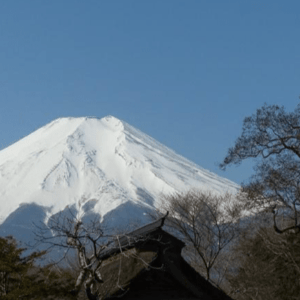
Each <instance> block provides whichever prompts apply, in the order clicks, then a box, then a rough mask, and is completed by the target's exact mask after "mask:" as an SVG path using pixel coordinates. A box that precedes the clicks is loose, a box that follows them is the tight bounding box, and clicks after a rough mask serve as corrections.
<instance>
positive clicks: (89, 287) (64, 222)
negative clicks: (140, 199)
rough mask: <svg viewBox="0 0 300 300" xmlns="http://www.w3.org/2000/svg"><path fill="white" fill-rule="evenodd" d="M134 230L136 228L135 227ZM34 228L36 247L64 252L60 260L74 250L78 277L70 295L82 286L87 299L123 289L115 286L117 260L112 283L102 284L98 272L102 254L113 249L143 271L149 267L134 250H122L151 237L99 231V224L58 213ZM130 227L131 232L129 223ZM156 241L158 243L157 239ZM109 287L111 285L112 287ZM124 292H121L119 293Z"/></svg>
mask: <svg viewBox="0 0 300 300" xmlns="http://www.w3.org/2000/svg"><path fill="white" fill-rule="evenodd" d="M134 227H137V225H135V226H134ZM36 228H37V230H36V232H35V239H36V241H37V244H40V243H42V244H44V245H45V244H48V245H49V247H48V249H47V250H49V249H51V248H55V247H56V248H60V249H65V255H64V256H63V258H62V259H61V260H65V261H68V257H67V253H68V252H69V251H70V250H75V252H76V254H77V259H78V263H77V267H78V273H79V274H76V283H75V288H74V289H73V290H72V291H70V293H71V294H72V295H74V296H77V295H78V294H79V292H80V291H81V289H82V287H84V290H85V293H86V296H87V297H88V299H89V300H98V299H103V298H102V297H104V298H106V297H108V295H109V294H110V291H111V290H113V289H114V288H115V287H116V286H117V287H119V288H120V289H121V290H123V288H122V286H121V285H120V283H119V282H120V276H121V260H120V265H119V270H118V272H117V273H114V274H111V275H112V276H114V277H115V278H114V280H109V282H106V283H105V282H104V281H103V279H102V276H101V272H100V270H101V264H102V257H103V254H105V255H106V256H107V253H110V252H112V253H114V252H116V251H114V250H118V251H119V252H121V255H123V256H124V257H126V258H127V259H128V258H133V259H134V260H141V261H142V263H143V264H145V265H146V267H147V268H151V266H150V264H148V263H146V262H145V261H143V259H142V258H141V257H139V255H138V254H137V253H136V252H135V251H125V250H126V248H127V246H128V245H130V244H134V243H137V242H145V241H146V240H148V239H151V238H150V237H144V236H141V235H135V236H131V235H130V236H129V235H128V230H126V228H124V229H123V230H122V231H120V230H119V231H118V233H116V232H113V231H112V230H109V229H108V228H103V226H102V224H101V223H100V222H99V221H91V222H90V223H88V224H84V223H83V222H82V221H81V220H78V219H76V218H75V216H72V217H66V216H63V215H60V214H59V215H57V216H56V217H53V218H51V219H50V220H49V222H48V225H47V226H46V225H40V226H36ZM130 228H131V229H132V224H131V226H130ZM157 241H158V242H159V240H156V242H157ZM123 247H125V250H122V249H123ZM104 252H105V253H104ZM109 255H110V254H109ZM112 255H114V254H112ZM103 283H105V284H104V285H105V288H107V289H108V290H107V291H103V290H101V286H102V284H103ZM112 284H114V285H115V286H112ZM126 292H127V290H126V289H124V291H123V294H125V293H126ZM123 294H122V295H123Z"/></svg>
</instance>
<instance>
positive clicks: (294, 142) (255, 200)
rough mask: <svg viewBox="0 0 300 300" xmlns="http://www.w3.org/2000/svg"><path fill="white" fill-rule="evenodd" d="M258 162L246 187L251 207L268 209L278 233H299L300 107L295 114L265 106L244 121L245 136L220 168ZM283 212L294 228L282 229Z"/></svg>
mask: <svg viewBox="0 0 300 300" xmlns="http://www.w3.org/2000/svg"><path fill="white" fill-rule="evenodd" d="M246 159H254V160H255V161H256V163H257V164H256V166H255V169H254V170H255V174H254V175H253V176H252V177H251V178H250V181H249V183H247V184H243V191H244V192H245V193H246V194H247V195H248V203H249V205H250V206H252V207H256V208H260V209H261V208H266V207H268V208H269V209H270V211H271V212H272V213H273V225H274V229H275V231H276V232H277V233H279V234H282V233H285V232H287V231H289V232H295V233H296V232H300V220H299V212H300V104H299V105H298V106H297V107H296V109H295V110H294V111H293V112H290V113H288V112H286V111H285V109H284V107H279V106H277V105H270V106H268V105H264V106H263V107H262V108H260V109H258V110H257V111H256V113H255V114H253V115H252V116H250V117H247V118H245V120H244V124H243V129H242V134H241V136H240V137H239V138H238V139H237V141H236V142H235V145H234V147H232V148H230V149H229V150H228V154H227V156H226V157H225V159H224V161H223V163H222V164H221V165H220V167H221V168H223V169H225V168H226V167H227V166H229V165H232V164H236V165H238V164H240V163H241V162H242V161H244V160H246ZM280 210H281V211H282V212H283V213H285V215H286V218H287V219H290V220H292V222H293V224H292V225H291V224H290V225H288V226H286V227H283V228H279V227H278V224H277V222H276V219H277V216H278V215H280V213H279V212H280Z"/></svg>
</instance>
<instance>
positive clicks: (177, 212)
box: [160, 190, 240, 284]
mask: <svg viewBox="0 0 300 300" xmlns="http://www.w3.org/2000/svg"><path fill="white" fill-rule="evenodd" d="M162 203H163V204H162V206H161V208H160V209H161V210H162V211H169V212H170V218H168V222H166V226H169V228H170V229H171V230H172V231H173V230H175V231H177V233H178V234H179V235H180V236H181V238H182V239H183V240H184V242H185V243H186V245H187V246H186V251H185V254H186V255H185V256H188V259H189V260H190V262H191V263H192V264H193V265H194V266H195V267H196V269H198V270H199V271H200V272H201V273H203V274H204V275H205V276H206V279H207V280H210V281H213V282H214V283H215V284H217V283H218V280H219V283H220V279H221V277H224V272H221V273H222V274H221V273H220V277H219V278H218V280H216V279H215V280H212V276H211V273H212V269H213V268H214V267H215V266H216V265H217V261H218V258H219V257H220V254H221V253H222V252H223V251H224V249H225V248H226V247H227V246H228V245H230V243H231V242H232V241H233V240H234V239H235V238H236V237H237V236H238V223H239V217H240V209H239V207H238V204H237V202H235V200H234V197H233V196H231V195H230V194H225V195H223V196H220V195H214V194H212V193H209V192H202V191H195V190H193V191H189V192H187V193H177V194H173V195H168V196H164V198H163V201H162ZM224 270H225V269H224ZM224 270H223V271H224ZM225 271H226V270H225Z"/></svg>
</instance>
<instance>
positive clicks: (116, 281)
mask: <svg viewBox="0 0 300 300" xmlns="http://www.w3.org/2000/svg"><path fill="white" fill-rule="evenodd" d="M166 217H167V216H165V217H163V218H161V219H159V220H157V221H155V222H153V223H150V224H148V225H146V226H144V227H141V228H139V229H137V230H135V231H133V232H131V233H129V234H128V235H126V236H122V237H120V238H119V239H118V238H117V239H116V241H115V245H114V247H113V248H111V249H108V250H107V251H105V252H103V253H102V254H101V259H102V265H101V269H100V272H101V275H102V279H103V281H104V282H103V283H102V284H101V285H100V289H99V291H100V295H101V297H102V299H120V296H121V299H122V300H123V299H124V300H127V299H128V300H129V299H145V300H148V299H149V300H150V299H156V300H162V299H163V300H169V299H178V300H179V299H180V300H185V299H190V300H192V299H203V300H217V299H222V300H230V299H231V298H230V297H229V296H227V295H226V294H224V293H223V292H222V291H220V290H219V289H217V288H216V287H214V286H213V285H212V284H211V283H209V282H208V281H207V280H206V279H204V278H203V277H202V276H201V275H200V274H199V273H197V272H196V271H195V270H194V269H193V268H192V267H191V266H190V265H189V264H188V263H187V262H186V261H185V260H184V259H183V258H182V256H181V250H182V248H183V247H184V246H185V244H184V243H183V242H182V241H181V240H179V239H177V238H176V237H174V236H173V235H171V234H169V233H167V232H166V231H164V230H163V229H162V227H163V225H164V221H165V218H166Z"/></svg>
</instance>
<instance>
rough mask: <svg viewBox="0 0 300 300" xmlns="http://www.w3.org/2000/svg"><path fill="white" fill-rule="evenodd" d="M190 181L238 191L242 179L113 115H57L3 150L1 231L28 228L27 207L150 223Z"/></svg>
mask: <svg viewBox="0 0 300 300" xmlns="http://www.w3.org/2000/svg"><path fill="white" fill-rule="evenodd" d="M191 188H195V189H206V190H211V191H213V192H216V193H223V192H226V191H228V192H232V193H235V192H236V191H237V189H238V188H239V186H238V185H237V184H235V183H233V182H231V181H229V180H227V179H225V178H222V177H219V176H217V175H215V174H213V173H211V172H209V171H207V170H205V169H203V168H201V167H200V166H198V165H196V164H195V163H193V162H191V161H189V160H188V159H186V158H184V157H183V156H181V155H179V154H177V153H176V152H174V151H173V150H172V149H170V148H168V147H166V146H164V145H163V144H161V143H160V142H157V141H156V140H155V139H153V138H152V137H150V136H149V135H147V134H144V133H143V132H141V131H140V130H139V129H136V128H134V127H133V126H131V125H129V124H127V123H126V122H124V121H121V120H119V119H117V118H115V117H113V116H107V117H104V118H101V119H100V118H96V117H80V118H74V117H66V118H59V119H56V120H54V121H52V122H50V123H48V124H46V125H45V126H43V127H41V128H39V129H37V130H36V131H34V132H32V133H31V134H29V135H28V136H27V137H24V138H23V139H21V140H20V141H18V142H17V143H15V144H13V145H11V146H9V147H7V148H6V149H3V150H2V151H0V203H1V211H0V235H3V234H4V232H5V234H6V233H9V234H10V233H15V231H18V230H17V228H18V229H19V231H20V232H19V233H18V232H17V233H18V235H26V234H25V231H26V230H25V229H26V228H27V227H28V226H29V225H28V222H27V221H26V220H25V219H26V218H27V217H28V215H29V216H30V218H31V219H32V221H38V222H46V223H47V221H48V220H49V218H50V217H51V216H53V215H56V214H58V213H60V212H63V211H66V210H67V209H68V208H72V209H73V211H74V214H75V216H76V217H78V218H81V217H83V218H86V219H89V218H91V217H96V216H100V218H101V220H102V221H105V220H106V221H107V222H108V220H109V219H110V221H111V222H112V224H113V226H118V225H121V224H122V222H129V220H130V219H136V220H139V221H141V222H144V223H145V222H147V220H146V219H147V218H146V217H145V216H146V215H147V211H149V210H153V209H156V208H157V207H159V205H160V201H161V194H162V193H166V194H168V193H174V192H182V191H187V190H189V189H191ZM30 207H31V208H32V211H35V213H32V214H31V213H30ZM25 211H26V214H27V217H26V214H25ZM22 220H23V221H22ZM22 222H23V223H22ZM1 224H2V225H1ZM8 224H10V225H9V226H8ZM12 224H14V226H12ZM22 224H23V225H22ZM24 224H26V225H24ZM29 227H30V226H29ZM29 227H28V228H27V229H28V230H29ZM12 228H15V231H14V230H12ZM24 230H25V231H24ZM23 231H24V232H23ZM26 232H27V231H26ZM27 234H28V232H27Z"/></svg>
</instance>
